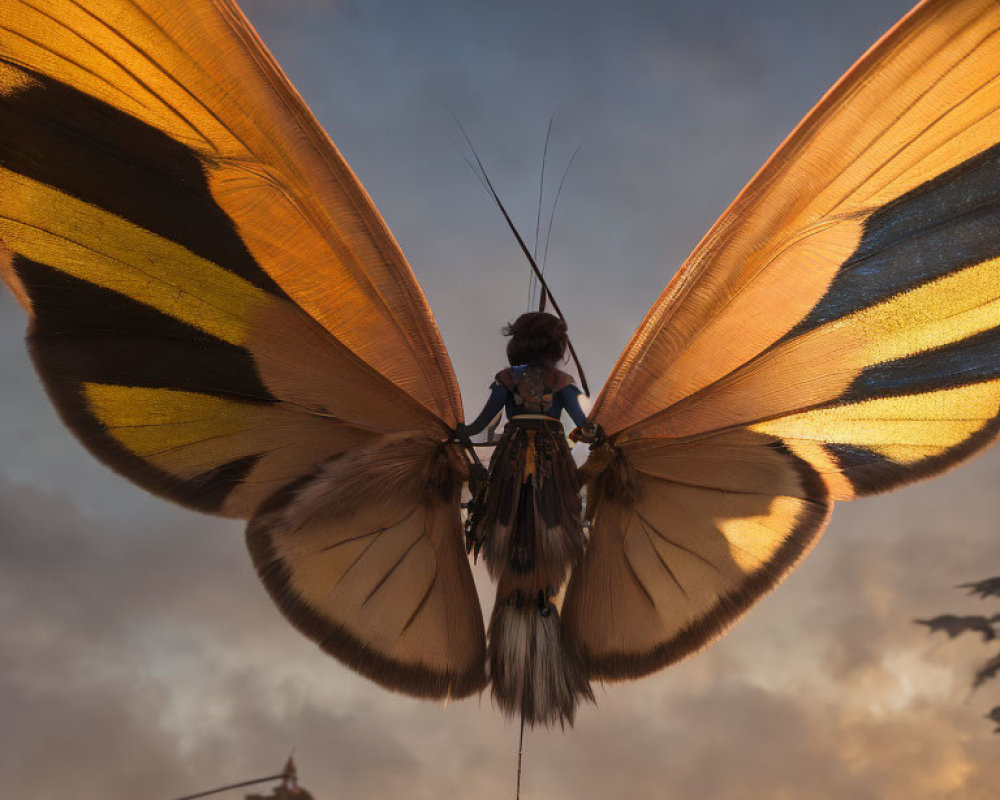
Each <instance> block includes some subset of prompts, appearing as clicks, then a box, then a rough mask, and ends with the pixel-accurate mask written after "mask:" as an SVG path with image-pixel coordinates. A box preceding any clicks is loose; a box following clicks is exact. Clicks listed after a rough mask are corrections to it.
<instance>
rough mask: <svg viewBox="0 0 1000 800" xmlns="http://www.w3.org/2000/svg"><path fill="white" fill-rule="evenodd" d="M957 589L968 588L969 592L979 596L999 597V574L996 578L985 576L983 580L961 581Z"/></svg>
mask: <svg viewBox="0 0 1000 800" xmlns="http://www.w3.org/2000/svg"><path fill="white" fill-rule="evenodd" d="M958 588H959V589H968V590H969V594H975V595H979V596H980V597H990V596H991V595H992V596H993V597H1000V576H998V577H996V578H987V579H986V580H984V581H977V582H976V583H963V584H961V585H960V586H959V587H958Z"/></svg>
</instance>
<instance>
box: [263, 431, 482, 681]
mask: <svg viewBox="0 0 1000 800" xmlns="http://www.w3.org/2000/svg"><path fill="white" fill-rule="evenodd" d="M450 447H451V446H450V445H442V444H441V443H439V442H435V441H433V440H431V439H428V438H427V437H425V436H421V435H404V436H385V437H382V438H380V439H379V440H377V441H376V442H375V443H374V444H373V445H369V446H367V447H365V448H360V449H358V450H355V451H352V452H349V453H347V454H345V455H343V456H340V457H338V458H336V459H334V460H332V461H330V462H328V463H327V464H325V465H324V466H323V467H321V468H320V469H319V470H318V471H317V472H316V473H314V475H313V476H312V477H310V478H309V479H308V480H307V481H304V482H302V483H301V484H300V485H299V486H297V487H296V488H294V489H292V490H290V491H286V492H283V493H281V494H280V495H279V496H276V497H275V498H272V500H271V501H270V502H269V503H268V504H267V505H266V506H265V508H264V509H263V510H262V512H261V513H260V514H258V515H257V517H256V518H255V519H254V520H253V521H252V522H251V523H250V525H249V526H248V528H247V545H248V547H249V550H250V554H251V556H252V558H253V561H254V564H255V566H256V568H257V571H258V574H259V575H260V578H261V580H262V581H263V582H264V585H265V586H266V587H267V590H268V592H269V593H270V594H271V597H272V598H273V599H274V601H275V603H276V604H277V605H278V607H279V608H280V609H281V611H282V612H283V613H284V614H285V616H286V617H287V618H288V619H289V621H290V622H291V623H292V624H293V625H294V626H295V627H296V628H298V629H299V630H300V631H301V632H302V633H304V634H305V635H306V636H308V637H309V638H310V639H312V640H313V641H315V642H316V643H317V644H318V645H319V646H320V647H322V648H323V649H324V650H325V651H327V652H328V653H331V654H332V655H334V656H336V657H337V658H339V659H340V660H341V661H343V662H345V663H346V664H348V665H349V666H351V667H352V668H354V669H356V670H357V671H358V672H360V673H362V674H363V675H365V676H367V677H368V678H371V679H372V680H374V681H376V682H377V683H379V684H381V685H383V686H385V687H387V688H390V689H394V690H397V691H402V692H407V693H409V694H414V695H418V696H422V697H447V696H451V697H461V696H464V695H468V694H471V693H473V692H476V691H480V690H481V689H482V688H483V687H484V685H485V682H486V678H485V670H484V665H485V640H484V631H483V620H482V612H481V610H480V606H479V600H478V597H477V595H476V590H475V585H474V584H473V580H472V573H471V570H470V568H469V564H468V560H467V559H466V555H465V552H464V549H463V547H462V525H461V519H460V511H459V490H460V487H461V480H462V475H461V469H462V460H461V457H460V456H458V455H457V454H456V453H454V452H450Z"/></svg>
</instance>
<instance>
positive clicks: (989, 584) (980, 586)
mask: <svg viewBox="0 0 1000 800" xmlns="http://www.w3.org/2000/svg"><path fill="white" fill-rule="evenodd" d="M958 588H959V589H968V590H969V594H977V595H979V596H980V597H990V596H991V595H992V596H994V597H1000V576H998V577H996V578H987V579H986V580H984V581H978V582H977V583H963V584H961V585H960V586H959V587H958ZM994 619H995V617H994Z"/></svg>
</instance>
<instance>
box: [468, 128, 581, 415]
mask: <svg viewBox="0 0 1000 800" xmlns="http://www.w3.org/2000/svg"><path fill="white" fill-rule="evenodd" d="M453 119H454V120H455V124H456V125H457V126H458V129H459V130H460V131H461V132H462V136H463V137H464V138H465V142H466V144H468V145H469V149H470V150H472V157H473V158H474V159H475V160H476V165H477V166H478V167H479V171H480V173H482V176H483V180H484V181H485V182H486V188H487V189H488V190H489V193H490V195H491V196H492V197H493V202H494V203H496V205H497V208H499V209H500V213H501V214H503V218H504V220H505V221H506V223H507V227H508V228H510V232H511V233H513V234H514V238H515V239H517V243H518V245H519V246H520V248H521V252H522V253H524V257H525V258H526V259H528V263H529V264H530V265H531V269H532V270H533V271H534V273H535V277H537V278H538V282H539V283H540V284H541V286H542V290H543V291H544V294H545V295H548V298H549V300H550V301H551V303H552V309H553V310H554V311H555V312H556V315H557V316H558V317H559V319H561V320H562V321H563V322H566V316H565V315H564V314H563V313H562V309H561V308H559V304H558V303H557V302H556V299H555V297H553V295H552V290H551V289H550V288H549V285H548V283H546V281H545V276H544V275H542V271H541V270H540V269H539V268H538V264H536V263H535V259H534V258H533V257H532V255H531V251H530V250H529V249H528V245H526V244H525V243H524V239H523V238H522V237H521V234H520V232H519V231H518V230H517V226H516V225H514V221H513V220H512V219H511V218H510V214H508V213H507V209H506V208H504V204H503V203H502V202H501V201H500V195H498V194H497V190H496V188H494V186H493V181H491V180H490V176H489V175H487V174H486V168H485V167H484V166H483V162H482V160H481V159H480V158H479V154H478V153H477V152H476V148H475V147H474V146H473V144H472V140H471V139H470V138H469V134H467V133H466V132H465V128H463V127H462V123H461V122H459V121H458V118H457V117H453ZM543 297H544V295H543ZM566 344H567V345H568V347H569V352H570V355H571V356H572V357H573V363H574V364H575V365H576V371H577V374H578V375H579V376H580V387H581V388H582V389H583V393H584V394H585V395H587V397H590V389H589V387H588V386H587V376H586V375H584V374H583V367H582V366H581V365H580V358H579V357H578V356H577V354H576V349H575V348H574V347H573V341H572V340H571V339H567V342H566Z"/></svg>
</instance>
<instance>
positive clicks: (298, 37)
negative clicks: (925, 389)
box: [0, 0, 1000, 800]
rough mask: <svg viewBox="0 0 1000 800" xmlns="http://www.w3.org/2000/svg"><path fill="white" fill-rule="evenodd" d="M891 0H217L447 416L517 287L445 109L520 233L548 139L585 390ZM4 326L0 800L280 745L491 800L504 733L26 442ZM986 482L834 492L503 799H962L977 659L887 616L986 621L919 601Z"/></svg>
mask: <svg viewBox="0 0 1000 800" xmlns="http://www.w3.org/2000/svg"><path fill="white" fill-rule="evenodd" d="M165 1H166V0H165ZM909 5H910V3H909V2H908V0H837V2H822V3H821V2H818V0H808V1H799V0H752V2H751V1H750V0H703V2H698V3H690V2H678V1H676V0H670V2H665V1H664V0H646V1H645V2H644V1H643V0H620V2H616V3H607V2H603V3H596V2H589V0H587V1H583V0H576V1H575V2H573V1H572V0H558V1H557V0H544V1H543V2H520V1H518V2H509V1H508V2H491V3H484V2H478V1H476V2H473V1H472V0H465V1H464V2H462V1H460V0H425V1H424V2H421V3H408V2H403V1H402V0H392V1H390V0H377V1H374V0H353V1H350V2H349V1H346V0H345V1H344V2H335V0H246V2H245V3H244V7H245V9H246V11H247V13H248V15H249V16H250V18H251V20H252V21H253V22H254V24H255V25H257V27H258V29H259V31H260V32H261V35H262V36H263V38H264V40H265V41H266V42H267V44H268V45H269V47H270V48H271V49H272V51H273V52H274V53H275V55H276V56H277V58H278V60H279V62H280V63H281V64H282V66H283V67H284V69H285V70H286V72H287V73H288V74H289V76H290V77H291V79H292V81H293V82H294V83H295V85H296V86H297V87H298V89H299V90H300V91H301V92H302V94H303V95H304V97H305V98H306V100H307V101H308V102H309V103H310V105H311V107H312V108H313V110H314V111H315V112H316V114H317V115H318V117H319V119H320V121H321V122H322V123H323V124H324V126H325V127H326V128H327V130H328V131H329V132H330V133H331V135H332V137H333V139H334V141H335V142H336V143H337V145H338V146H339V147H340V149H341V151H342V152H343V154H344V155H345V157H346V158H347V159H348V161H349V162H350V164H351V165H352V167H353V168H354V169H355V171H356V172H357V174H358V175H359V177H360V178H361V180H362V182H363V183H364V184H365V186H366V187H367V188H368V190H369V192H370V193H371V194H372V196H373V198H374V200H375V202H376V204H377V205H378V206H379V208H380V209H381V211H382V213H383V215H384V216H385V218H386V220H387V221H388V223H389V226H390V227H391V228H392V230H393V232H394V233H395V234H396V236H397V238H398V239H399V241H400V243H401V245H402V247H403V250H404V251H405V252H406V254H407V256H408V257H409V259H410V261H411V263H412V265H413V267H414V270H415V272H416V274H417V277H418V279H419V281H420V282H421V285H422V286H423V288H424V290H425V292H426V294H427V297H428V299H429V301H430V304H431V307H432V308H433V309H434V312H435V315H436V318H437V320H438V324H439V326H440V328H441V330H442V334H443V336H444V340H445V343H446V344H447V345H448V347H449V350H450V352H451V355H452V359H453V361H454V363H455V366H456V369H457V372H458V376H459V380H460V382H461V385H462V387H463V390H464V395H465V401H466V406H467V411H469V412H472V413H475V412H476V411H477V410H478V407H479V404H480V402H481V401H482V399H483V396H484V394H485V387H486V385H487V384H488V383H489V381H490V379H491V376H492V374H493V372H495V371H496V369H498V368H499V367H500V366H502V363H501V353H502V346H503V343H502V340H501V337H500V336H499V329H500V327H501V326H502V325H503V324H504V323H505V322H506V321H508V320H510V319H512V318H513V317H514V316H516V315H517V313H519V312H520V311H521V310H523V309H524V307H525V302H526V291H527V272H526V267H525V266H523V261H522V260H521V259H520V257H519V255H518V252H517V250H516V245H515V244H514V242H513V240H512V238H511V237H510V235H509V233H507V232H506V230H505V228H504V225H503V223H502V220H501V218H500V216H499V214H498V213H497V212H496V211H494V210H493V209H492V208H491V206H490V203H489V201H488V199H487V198H486V196H485V194H484V193H483V191H482V190H481V188H480V187H479V185H478V183H477V182H476V180H475V178H474V177H473V176H472V173H471V172H470V171H469V169H468V168H467V166H466V165H465V163H464V161H463V160H462V157H461V156H460V155H459V154H458V152H457V151H456V149H455V147H454V146H453V144H452V142H451V141H450V139H454V138H456V136H457V132H456V129H455V127H454V124H453V123H452V121H451V116H450V114H451V113H452V112H453V113H454V114H455V115H457V117H458V118H459V119H460V120H461V121H462V123H463V124H464V125H465V127H466V128H467V130H468V131H469V133H470V135H471V136H472V137H473V139H474V141H475V143H476V146H477V148H478V149H479V152H480V155H481V156H482V158H483V159H484V161H485V162H486V165H487V168H488V169H489V170H490V173H491V176H492V177H493V179H494V181H495V183H496V184H497V187H498V189H499V191H500V192H501V195H502V196H503V198H504V199H505V201H506V202H507V204H508V207H509V208H510V210H511V212H512V213H513V215H514V216H515V219H516V220H517V221H518V222H519V224H520V225H521V227H522V229H523V230H525V232H526V233H528V232H533V229H534V221H535V202H536V196H537V191H538V183H537V181H538V172H539V165H540V160H541V149H542V142H543V138H544V134H545V128H546V125H547V123H548V120H549V118H550V116H551V115H552V114H553V113H555V114H556V118H555V123H554V126H553V139H552V145H551V148H550V152H549V156H550V162H549V165H550V169H551V173H550V184H549V187H550V188H552V187H553V185H554V184H555V182H556V181H557V180H558V176H559V173H560V172H561V170H562V168H563V166H564V165H565V162H566V159H568V158H569V156H570V154H571V153H572V152H573V150H574V148H576V146H577V145H578V144H581V143H582V149H581V150H580V153H579V155H578V156H577V158H576V161H575V163H574V166H573V170H572V172H571V173H570V175H569V177H568V179H567V182H566V187H565V190H564V193H563V196H562V199H561V201H560V208H559V215H558V217H557V219H556V221H555V225H554V229H553V237H552V246H551V249H550V258H549V270H548V274H549V276H550V278H551V282H552V285H553V288H554V291H555V292H556V296H557V297H558V299H559V301H560V304H561V305H562V306H563V308H564V310H565V311H566V314H567V316H568V318H569V322H570V326H571V333H572V334H573V338H574V341H575V344H576V347H577V350H578V352H579V353H580V354H581V357H582V358H583V360H584V364H585V366H586V367H587V370H588V373H589V377H590V381H591V383H592V384H593V385H594V386H595V388H596V387H599V386H600V385H601V383H603V380H604V378H605V377H606V376H607V374H608V372H609V370H610V368H611V365H612V364H613V362H614V360H615V358H616V357H617V355H618V353H619V352H620V351H621V349H622V348H623V347H624V345H625V343H626V341H627V339H628V337H629V336H630V335H631V333H632V331H633V330H634V329H635V327H636V325H637V324H638V323H639V321H640V319H641V318H642V316H643V315H644V314H645V313H646V311H647V310H648V308H649V306H650V304H651V303H652V302H653V300H654V299H655V298H656V296H657V295H658V294H659V292H660V291H661V290H662V288H663V286H664V285H665V283H666V282H667V280H668V279H669V278H670V276H671V275H672V274H673V272H674V270H675V269H676V267H677V266H678V265H679V264H680V263H681V261H682V260H683V258H684V256H685V255H686V254H687V252H688V251H690V249H691V248H692V247H693V246H694V245H695V243H696V242H697V240H698V239H699V238H700V237H701V235H702V234H703V233H704V232H705V230H706V229H707V228H708V227H709V226H710V225H711V223H712V222H713V220H714V219H715V217H716V216H717V215H718V214H719V213H720V212H721V211H722V210H723V208H724V207H725V206H726V205H727V204H728V203H729V201H730V200H731V199H732V198H733V196H735V194H736V193H737V192H738V190H739V189H740V188H741V186H742V185H743V184H744V183H745V182H746V180H747V179H749V177H750V176H751V175H752V174H753V173H754V171H756V169H757V168H758V166H759V165H760V164H761V163H762V162H763V161H764V159H765V158H766V157H767V156H768V155H769V154H770V153H771V151H772V150H773V149H774V148H775V147H776V146H777V144H778V143H779V142H780V141H781V140H782V139H783V138H784V136H785V135H786V134H787V133H788V131H789V130H790V129H791V128H792V126H793V125H794V124H795V123H796V122H797V121H798V120H799V119H800V118H801V117H802V115H803V114H805V112H806V111H807V110H808V109H809V107H810V106H811V105H812V104H813V103H814V102H815V101H816V100H817V99H818V98H819V96H820V95H821V94H822V92H823V91H825V90H826V89H827V87H828V86H829V85H830V84H831V83H832V82H833V81H834V80H836V78H838V77H839V76H840V74H841V73H842V72H844V70H846V69H847V68H848V67H849V66H850V64H851V63H852V62H853V61H854V60H855V59H856V58H857V57H858V56H859V55H860V54H861V53H862V52H863V51H864V50H865V49H866V48H867V47H868V46H869V45H870V44H871V43H872V42H873V41H874V40H875V39H876V38H877V37H878V36H880V35H881V34H882V33H883V32H884V31H885V30H886V29H887V28H888V27H889V26H890V25H891V24H892V23H893V22H894V21H895V20H896V19H898V18H899V17H900V16H901V15H902V14H903V13H904V12H905V11H906V10H907V9H908V6H909ZM549 202H551V195H549ZM23 328H24V316H23V313H22V312H21V310H20V308H19V307H18V306H17V304H16V303H15V302H14V301H13V299H12V298H11V297H10V296H9V295H7V294H0V365H2V367H3V374H4V381H3V382H2V384H0V408H2V410H3V412H4V413H3V414H0V709H2V712H0V716H2V722H0V779H2V782H3V786H4V793H5V795H6V796H9V797H17V798H19V800H53V798H63V797H73V798H74V800H97V798H100V800H137V798H152V799H153V800H156V798H162V799H163V800H168V799H169V798H171V797H175V796H179V795H182V794H187V793H191V792H195V791H198V790H201V789H206V788H210V787H211V786H214V785H218V784H221V783H225V782H228V781H235V780H239V779H244V778H248V777H253V776H255V775H259V774H267V773H269V772H273V771H276V770H277V768H279V767H280V765H281V763H282V761H283V760H284V758H285V757H286V755H287V754H288V752H289V751H290V750H291V749H292V747H295V748H296V751H295V752H296V758H297V761H298V762H299V768H300V774H301V778H302V782H303V784H304V785H305V786H307V787H308V788H309V789H310V790H311V791H313V793H314V794H315V796H316V798H317V800H334V798H336V800H361V799H362V798H365V799H368V798H372V799H374V798H404V797H405V798H413V799H414V800H423V798H428V799H430V798H440V797H462V798H464V797H477V798H478V797H482V798H495V797H496V798H500V797H509V796H512V794H513V780H514V758H515V755H516V748H517V728H516V725H515V724H511V723H505V722H504V721H503V720H502V718H501V717H500V715H499V714H498V713H497V712H496V711H495V710H494V709H492V707H491V704H490V700H489V697H488V695H485V696H483V697H482V698H472V699H471V700H466V701H462V702H456V703H451V704H450V705H448V706H447V707H442V706H441V704H435V703H428V702H423V701H417V700H413V699H410V698H407V697H404V696H401V695H393V694H390V693H387V692H385V691H383V690H381V689H379V688H378V687H376V686H374V685H373V684H371V683H370V682H368V681H366V680H364V679H363V678H360V677H358V676H356V675H355V674H354V673H352V672H350V671H349V670H347V669H346V668H344V667H342V666H340V665H339V663H338V662H336V661H334V660H332V659H331V658H329V657H327V656H325V655H323V654H322V653H321V652H320V651H319V650H318V649H317V648H316V647H315V646H314V645H312V644H311V643H310V642H308V641H307V640H306V639H304V638H303V637H302V636H300V635H299V634H298V633H296V632H295V631H294V630H293V629H292V628H291V627H290V626H289V625H287V624H286V623H285V622H284V621H283V620H282V619H281V617H280V616H279V614H278V612H277V611H276V610H275V609H274V608H273V607H272V605H271V602H270V600H269V599H268V598H267V596H266V594H265V592H264V590H263V588H262V587H261V586H259V585H258V581H257V578H256V576H255V575H254V573H253V569H252V566H251V564H250V562H249V557H248V556H247V555H246V553H245V550H244V546H243V541H242V529H241V525H240V524H239V523H237V522H227V521H220V520H215V519H210V518H207V517H202V516H199V515H196V514H194V513H191V512H186V511H183V510H180V509H177V508H175V507H173V506H170V505H168V504H167V503H165V502H164V501H161V500H157V499H155V498H153V497H152V496H149V495H147V494H145V493H144V492H143V491H141V490H139V489H136V488H134V487H132V486H131V485H130V484H128V483H127V482H125V481H124V480H123V479H121V478H119V477H117V476H115V475H113V474H112V473H111V472H109V471H108V470H107V469H106V468H104V467H103V466H100V465H99V464H98V463H97V462H96V461H94V460H93V459H92V458H91V457H90V456H89V455H87V453H86V452H85V451H84V450H83V448H82V447H81V446H80V445H79V444H77V443H76V441H75V440H74V439H73V438H72V437H71V436H70V435H69V434H68V433H67V432H66V431H65V430H64V429H63V428H62V427H61V425H60V423H59V422H58V420H57V419H56V416H55V414H54V412H53V411H52V409H51V408H50V406H49V404H48V402H47V400H46V399H45V397H44V394H43V392H42V390H41V388H40V386H39V384H38V382H37V380H36V378H35V376H34V373H33V371H32V369H31V367H30V364H29V363H28V359H27V356H26V354H25V352H24V347H23V342H22V337H23ZM998 477H1000V450H998V449H994V450H992V451H988V452H987V453H986V454H985V455H983V456H981V457H979V458H978V459H976V460H975V461H974V462H972V463H971V464H968V465H966V466H964V467H963V468H961V469H959V470H957V471H954V472H952V473H949V474H948V475H945V476H944V477H941V478H939V479H937V480H935V481H933V482H930V483H925V484H920V485H918V486H916V487H911V488H909V489H905V490H903V491H900V492H897V493H896V494H894V495H891V496H888V497H884V498H876V499H872V500H866V501H861V502H858V503H855V504H851V505H841V506H839V507H838V510H837V512H836V513H835V514H834V519H833V523H832V525H831V526H830V528H829V530H828V532H827V534H826V536H825V538H824V540H823V541H822V542H821V543H820V544H819V546H818V547H817V548H816V550H815V551H814V553H813V554H812V556H811V557H810V558H809V559H808V561H807V562H805V563H804V564H803V565H802V566H801V567H800V568H799V569H798V570H797V571H796V572H795V573H793V575H792V576H791V577H790V579H789V580H788V581H787V583H786V584H785V585H784V586H783V587H782V588H780V589H779V590H778V591H777V592H775V593H774V594H772V595H770V596H769V597H767V598H766V599H765V600H764V601H763V602H762V603H761V604H760V605H759V606H758V607H757V608H756V609H755V610H754V611H753V612H751V614H750V615H749V617H748V618H747V619H746V620H745V621H744V622H743V623H741V624H740V625H738V626H737V628H736V629H735V630H734V631H733V632H732V633H730V634H729V635H728V636H727V637H725V638H724V639H723V640H722V641H720V642H719V643H718V644H716V645H715V646H713V647H712V648H710V649H709V650H707V651H706V652H704V653H702V654H700V655H698V656H696V657H694V658H692V659H690V660H688V661H686V662H684V663H682V664H680V665H678V666H675V667H673V668H670V669H668V670H666V671H664V672H661V673H659V674H657V675H655V676H652V677H649V678H646V679H644V680H642V681H639V682H636V683H634V684H629V685H609V686H608V687H606V688H604V689H602V688H600V687H598V689H597V697H598V706H597V707H596V708H594V707H587V708H584V709H583V711H582V713H581V714H580V715H579V718H578V721H577V725H576V727H575V728H574V729H572V730H569V731H566V732H560V731H551V732H546V731H544V730H541V731H535V732H532V733H530V734H529V735H528V737H527V741H526V755H525V776H524V780H523V787H522V792H523V797H525V798H526V800H528V799H529V798H543V797H545V798H574V800H591V799H594V800H596V798H618V797H628V798H635V800H644V799H645V798H657V799H658V800H674V799H676V800H691V799H693V798H699V800H702V799H703V800H765V799H766V800H771V799H772V798H794V800H844V798H851V800H869V799H870V800H897V799H898V800H931V799H932V798H933V799H934V800H940V799H941V798H946V799H948V798H955V799H956V800H958V799H961V800H986V799H987V798H992V797H995V796H996V793H997V787H1000V757H998V756H1000V737H997V736H994V735H992V733H991V726H990V725H989V724H988V723H986V721H984V720H983V719H982V714H983V713H984V712H985V711H986V710H987V709H988V708H990V707H991V706H993V705H997V704H998V703H1000V686H996V685H993V686H991V685H987V686H986V687H985V688H984V689H982V690H980V691H979V692H978V693H977V694H975V695H972V696H971V697H970V694H969V678H970V674H971V671H972V670H973V668H974V667H975V666H976V665H977V664H978V662H979V661H981V660H984V659H985V658H986V656H987V655H988V654H989V651H988V650H986V649H985V648H983V647H982V646H981V645H980V644H979V643H978V642H977V641H976V640H975V639H969V640H968V641H966V640H965V638H963V639H959V640H956V641H954V642H949V641H948V640H947V639H945V638H944V636H943V635H942V634H938V635H937V637H930V636H928V635H927V633H926V632H925V630H924V629H922V628H918V627H917V626H915V625H913V624H912V622H911V620H912V619H913V618H914V617H919V616H922V617H926V616H932V615H934V614H937V613H943V612H945V611H953V612H955V613H987V612H989V613H996V611H997V609H995V608H993V607H992V606H989V605H988V604H986V603H983V602H982V601H977V600H974V599H968V598H966V597H964V596H963V595H962V593H961V592H959V591H957V590H955V589H954V588H953V587H954V586H955V585H956V584H958V583H962V582H967V581H970V580H975V579H979V578H985V577H988V576H990V575H995V574H1000V537H998V535H997V524H998V523H997V520H998V519H1000V492H997V491H996V486H997V479H998ZM480 577H481V576H480ZM488 594H489V595H491V594H492V591H491V590H489V591H488ZM488 603H489V601H487V604H488ZM966 638H967V637H966ZM239 796H240V795H239V794H238V793H234V794H231V795H225V796H224V797H232V798H236V797H239Z"/></svg>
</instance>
